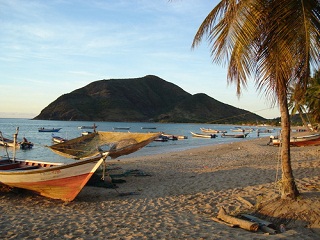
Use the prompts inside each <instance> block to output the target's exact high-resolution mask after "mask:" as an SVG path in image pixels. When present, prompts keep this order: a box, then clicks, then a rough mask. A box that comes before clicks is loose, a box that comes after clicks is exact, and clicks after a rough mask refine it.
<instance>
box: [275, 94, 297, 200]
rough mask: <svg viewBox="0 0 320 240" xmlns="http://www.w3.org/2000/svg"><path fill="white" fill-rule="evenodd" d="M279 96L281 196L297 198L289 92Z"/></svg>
mask: <svg viewBox="0 0 320 240" xmlns="http://www.w3.org/2000/svg"><path fill="white" fill-rule="evenodd" d="M281 95H282V96H279V105H280V112H281V140H282V145H281V163H282V164H281V167H282V182H281V184H282V189H281V198H290V199H296V198H297V196H298V195H299V191H298V189H297V187H296V184H295V181H294V177H293V174H292V168H291V158H290V114H289V110H288V102H287V96H286V95H287V94H286V93H285V92H284V93H282V94H281Z"/></svg>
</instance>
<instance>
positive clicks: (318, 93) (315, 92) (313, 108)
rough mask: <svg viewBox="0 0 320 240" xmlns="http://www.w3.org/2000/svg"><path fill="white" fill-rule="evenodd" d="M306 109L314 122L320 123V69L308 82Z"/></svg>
mask: <svg viewBox="0 0 320 240" xmlns="http://www.w3.org/2000/svg"><path fill="white" fill-rule="evenodd" d="M305 98H306V103H307V107H308V111H309V113H310V115H311V118H312V120H313V121H314V122H315V123H318V124H319V123H320V111H319V106H320V71H319V70H318V71H316V72H315V74H314V76H313V77H312V78H311V80H310V84H309V86H308V89H307V94H306V96H305Z"/></svg>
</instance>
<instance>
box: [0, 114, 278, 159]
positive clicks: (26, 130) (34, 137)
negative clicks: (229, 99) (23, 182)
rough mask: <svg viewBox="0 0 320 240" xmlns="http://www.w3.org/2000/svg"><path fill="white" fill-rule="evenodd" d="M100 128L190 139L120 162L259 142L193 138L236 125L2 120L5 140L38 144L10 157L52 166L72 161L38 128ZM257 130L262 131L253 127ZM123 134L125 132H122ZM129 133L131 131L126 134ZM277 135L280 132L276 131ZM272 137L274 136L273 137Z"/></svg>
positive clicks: (0, 150) (70, 133) (73, 133)
mask: <svg viewBox="0 0 320 240" xmlns="http://www.w3.org/2000/svg"><path fill="white" fill-rule="evenodd" d="M94 123H95V124H96V125H97V126H98V127H97V130H98V131H114V130H113V128H115V127H119V128H120V127H122V128H123V127H130V130H129V131H130V132H147V131H153V132H164V133H167V134H172V135H182V136H187V137H188V138H187V139H184V140H176V141H170V140H169V141H167V142H152V143H150V144H149V145H147V146H146V147H144V148H142V149H140V150H139V151H137V152H135V153H132V154H130V155H127V156H122V157H119V159H122V158H126V157H134V156H146V155H153V154H160V153H166V152H173V151H182V150H187V149H192V148H197V147H201V146H209V145H216V144H223V143H229V142H237V141H246V140H249V139H253V138H257V137H258V136H257V131H253V132H251V133H249V135H248V136H247V138H246V139H236V138H222V137H221V136H220V134H217V135H218V137H217V138H212V139H206V138H195V137H192V135H191V133H190V131H192V132H197V133H199V132H201V131H200V127H203V128H212V129H217V130H225V131H228V133H232V131H231V129H234V128H235V127H237V126H234V125H220V124H187V123H141V122H125V123H124V122H85V121H47V120H29V119H17V118H0V131H1V132H2V135H3V137H5V138H10V139H13V134H14V133H15V132H16V129H17V127H18V128H19V132H18V141H21V140H22V138H23V137H26V138H27V139H28V141H30V142H32V143H34V147H33V148H32V149H29V150H21V149H16V150H15V152H14V151H13V149H12V148H7V151H8V153H9V154H10V156H13V155H15V156H16V157H17V158H19V159H34V160H42V161H51V162H68V161H70V160H68V159H66V158H63V157H61V156H59V155H57V154H55V153H53V152H52V151H51V150H50V149H49V148H47V146H50V145H52V144H53V142H52V133H51V132H47V133H46V132H38V128H40V127H44V128H62V129H61V130H60V131H59V132H58V133H54V134H55V135H57V136H60V137H63V138H67V139H72V138H75V137H79V136H80V135H81V133H82V131H83V130H81V129H79V128H78V127H79V126H92V125H93V124H94ZM241 127H243V128H252V127H247V126H241ZM142 128H156V129H151V130H150V129H142ZM253 129H254V130H257V129H258V128H255V127H253ZM122 131H123V130H122ZM126 131H127V130H126ZM275 131H276V130H275ZM271 134H272V133H271ZM271 134H270V133H260V137H264V136H266V137H267V136H270V135H271ZM6 154H7V153H6V149H5V148H4V147H1V146H0V156H3V155H6Z"/></svg>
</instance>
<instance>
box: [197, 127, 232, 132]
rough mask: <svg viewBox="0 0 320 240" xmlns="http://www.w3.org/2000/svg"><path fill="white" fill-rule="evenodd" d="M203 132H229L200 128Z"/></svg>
mask: <svg viewBox="0 0 320 240" xmlns="http://www.w3.org/2000/svg"><path fill="white" fill-rule="evenodd" d="M200 130H201V132H204V133H226V132H227V131H222V130H216V129H211V128H200Z"/></svg>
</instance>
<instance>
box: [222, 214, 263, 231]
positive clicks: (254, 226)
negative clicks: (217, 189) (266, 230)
mask: <svg viewBox="0 0 320 240" xmlns="http://www.w3.org/2000/svg"><path fill="white" fill-rule="evenodd" d="M217 217H218V218H219V219H221V220H223V221H225V222H227V223H230V224H234V225H238V226H239V227H240V228H243V229H245V230H249V231H251V232H256V231H258V228H259V224H258V223H256V222H250V221H247V220H243V219H239V218H236V217H232V216H230V215H228V214H227V213H226V211H225V210H224V209H223V208H220V211H219V213H218V216H217Z"/></svg>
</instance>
